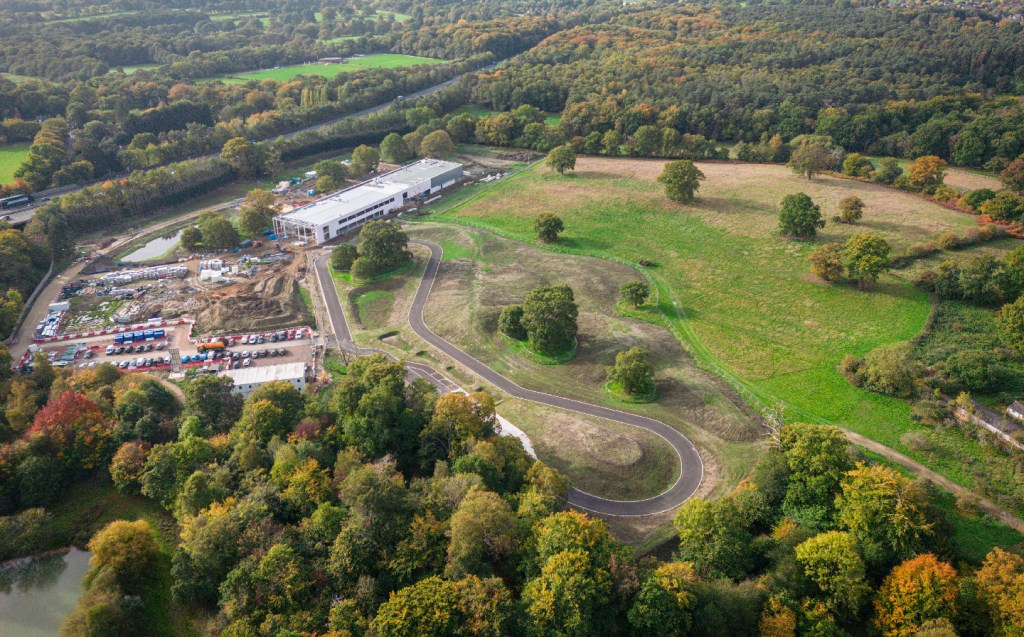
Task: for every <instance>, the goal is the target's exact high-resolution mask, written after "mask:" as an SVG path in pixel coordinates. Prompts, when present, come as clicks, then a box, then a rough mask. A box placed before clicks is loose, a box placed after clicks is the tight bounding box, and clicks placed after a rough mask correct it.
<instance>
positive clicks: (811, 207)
mask: <svg viewBox="0 0 1024 637" xmlns="http://www.w3.org/2000/svg"><path fill="white" fill-rule="evenodd" d="M824 227H825V220H824V219H822V218H821V208H819V207H818V205H817V204H815V203H814V202H813V201H811V198H810V197H808V196H807V195H806V194H804V193H802V192H798V193H797V194H795V195H786V196H785V197H783V198H782V205H781V207H780V209H779V232H781V233H782V234H784V235H789V236H794V237H800V238H802V239H809V238H812V237H814V235H816V234H817V233H818V229H819V228H824Z"/></svg>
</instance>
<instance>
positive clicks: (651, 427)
mask: <svg viewBox="0 0 1024 637" xmlns="http://www.w3.org/2000/svg"><path fill="white" fill-rule="evenodd" d="M412 243H416V244H418V245H422V246H425V247H427V248H428V249H429V250H430V260H429V261H428V262H427V268H426V270H425V271H424V273H423V278H422V279H421V280H420V285H419V288H417V290H416V296H415V297H414V299H413V304H412V309H411V310H410V312H409V325H410V327H412V330H413V331H414V332H416V334H417V335H419V336H420V337H421V338H422V339H423V340H425V341H427V342H428V343H429V344H430V345H432V346H433V347H435V348H437V349H438V350H440V351H442V352H444V353H445V354H447V355H448V356H450V357H451V358H453V359H454V360H456V361H457V362H459V363H460V364H461V365H463V366H465V367H466V368H468V369H470V370H472V371H473V373H475V374H476V375H478V376H479V377H481V378H483V379H484V380H486V381H487V382H488V383H490V384H491V385H493V386H495V387H496V388H498V389H499V390H501V391H502V392H504V393H506V394H508V395H510V396H513V397H515V398H520V399H523V400H529V401H531V402H535V403H539V404H542V405H548V406H550V407H556V408H558V409H565V410H568V411H573V412H576V413H580V414H584V415H588V416H594V417H597V418H605V419H607V420H611V421H614V422H618V423H622V424H624V425H629V426H632V427H639V428H641V429H644V430H646V431H650V432H651V433H653V434H655V435H657V436H659V437H661V438H662V439H663V440H664V441H665V442H666V443H667V444H668V445H669V446H670V447H672V449H673V450H674V451H675V452H676V455H677V456H678V458H679V463H680V467H681V470H680V472H679V478H678V480H676V483H675V484H673V485H672V486H671V487H669V489H668V490H666V491H664V492H663V493H661V494H659V495H656V496H654V497H653V498H648V499H646V500H629V501H626V500H609V499H607V498H602V497H599V496H596V495H593V494H590V493H586V492H584V491H580V490H579V489H572V490H571V491H570V493H569V504H571V505H572V506H574V507H576V508H580V509H584V510H587V511H591V512H593V513H601V514H604V515H617V516H642V515H653V514H655V513H662V512H664V511H668V510H672V509H675V508H676V507H678V506H679V505H681V504H682V503H683V502H685V501H686V500H688V499H689V498H690V497H691V496H692V495H693V494H694V493H696V491H697V488H698V487H699V486H700V483H701V480H702V479H703V477H704V465H703V463H702V462H701V459H700V454H698V453H697V449H696V448H695V447H694V446H693V443H691V442H690V441H689V440H688V439H687V438H686V436H684V435H683V434H681V433H679V432H678V431H676V430H675V429H673V428H672V427H670V426H668V425H666V424H665V423H663V422H659V421H657V420H654V419H652V418H647V417H645V416H640V415H638V414H632V413H628V412H624V411H618V410H616V409H609V408H608V407H602V406H600V405H592V404H590V403H585V402H583V401H579V400H574V399H571V398H564V397H561V396H555V395H552V394H546V393H544V392H539V391H534V390H532V389H526V388H524V387H521V386H519V385H518V384H516V383H514V382H512V381H511V380H509V379H507V378H505V377H504V376H502V375H501V374H499V373H498V372H496V371H494V370H493V369H491V368H490V367H488V366H487V365H485V364H484V363H482V362H480V361H478V360H477V359H475V358H473V357H472V356H470V355H469V354H467V353H466V352H464V351H462V350H461V349H459V348H458V347H456V346H455V345H453V344H452V343H449V342H448V341H446V340H444V339H443V338H441V337H440V336H438V335H436V334H434V332H432V331H431V330H430V328H429V327H427V325H426V323H425V322H424V320H423V308H424V307H425V306H426V303H427V299H428V297H429V296H430V291H431V289H432V288H433V285H434V279H435V278H436V277H437V271H438V269H439V268H440V266H441V258H442V256H443V253H442V250H441V247H440V246H438V245H437V244H435V243H431V242H428V241H421V240H413V241H412ZM328 258H329V257H328V256H327V255H326V254H325V255H322V256H319V257H317V258H316V259H315V261H314V264H315V267H316V270H317V277H318V279H319V281H320V288H321V291H322V293H323V296H324V301H325V304H326V307H327V312H328V315H329V317H330V321H331V324H332V326H333V329H334V337H335V344H336V345H337V347H338V348H339V349H344V350H345V351H347V352H352V353H355V354H358V353H372V352H374V351H375V350H365V349H361V348H359V347H357V346H356V345H355V344H354V343H352V337H351V333H350V332H349V329H348V324H347V323H346V321H345V313H344V311H343V310H342V306H341V300H340V299H339V297H338V294H337V290H336V289H335V287H334V281H333V280H332V279H331V275H330V272H329V270H328V268H327V261H328ZM406 368H407V369H409V370H410V376H415V377H421V378H426V379H427V380H429V381H431V382H432V383H433V384H434V385H435V386H436V387H438V388H439V389H440V390H441V391H462V390H461V388H459V387H458V386H457V385H456V384H455V383H453V382H451V381H450V380H449V379H447V378H445V377H444V375H443V374H441V373H439V372H437V371H436V370H434V369H432V368H431V367H429V366H427V365H423V364H422V363H410V362H406Z"/></svg>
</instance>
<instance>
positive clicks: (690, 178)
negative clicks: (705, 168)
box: [658, 159, 704, 203]
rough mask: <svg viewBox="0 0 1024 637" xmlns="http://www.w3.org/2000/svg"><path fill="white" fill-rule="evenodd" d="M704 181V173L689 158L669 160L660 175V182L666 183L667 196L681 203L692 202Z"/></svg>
mask: <svg viewBox="0 0 1024 637" xmlns="http://www.w3.org/2000/svg"><path fill="white" fill-rule="evenodd" d="M702 181H704V173H702V172H701V170H700V168H697V167H696V166H694V165H693V162H692V161H690V160H688V159H680V160H678V161H670V162H668V163H667V164H665V170H664V171H662V173H661V175H659V176H658V182H659V183H662V184H665V196H666V197H668V198H669V199H671V200H672V201H678V202H679V203H690V202H692V201H693V200H694V197H695V196H696V194H697V190H698V189H699V188H700V182H702Z"/></svg>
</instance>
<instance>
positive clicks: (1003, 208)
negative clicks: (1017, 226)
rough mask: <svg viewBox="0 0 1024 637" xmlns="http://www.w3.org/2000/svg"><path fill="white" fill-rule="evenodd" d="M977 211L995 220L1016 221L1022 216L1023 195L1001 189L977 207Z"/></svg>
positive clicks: (1023, 214) (1023, 209) (1023, 213)
mask: <svg viewBox="0 0 1024 637" xmlns="http://www.w3.org/2000/svg"><path fill="white" fill-rule="evenodd" d="M978 212H980V213H981V214H983V215H988V216H989V217H992V218H993V219H995V220H996V221H1017V220H1018V219H1021V218H1022V217H1024V197H1021V196H1020V195H1018V194H1017V193H1014V192H1010V191H1009V190H1001V191H999V192H997V193H996V194H995V196H994V197H992V198H991V199H989V200H987V201H985V202H984V203H982V204H981V205H980V206H979V207H978Z"/></svg>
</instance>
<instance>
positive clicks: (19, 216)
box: [0, 62, 498, 226]
mask: <svg viewBox="0 0 1024 637" xmlns="http://www.w3.org/2000/svg"><path fill="white" fill-rule="evenodd" d="M497 65H498V62H494V63H492V64H489V65H487V66H484V67H481V68H479V69H476V70H473V71H468V72H466V73H463V74H462V75H457V76H455V77H453V78H452V79H450V80H446V81H444V82H441V83H440V84H435V85H434V86H430V87H427V88H425V89H423V90H422V91H416V92H415V93H410V94H409V95H405V96H404V97H403V99H404V100H406V101H409V100H415V99H417V98H420V97H426V96H428V95H433V94H434V93H436V92H438V91H440V90H442V89H445V88H448V87H449V86H452V85H454V84H456V83H457V82H458V81H459V80H460V79H462V77H463V76H464V75H468V74H470V73H480V72H482V71H488V70H490V69H493V68H494V67H496V66H497ZM393 103H394V102H393V101H387V102H384V103H382V104H378V105H377V106H371V107H370V108H366V109H363V110H361V111H357V112H355V113H349V114H348V115H340V116H338V117H335V118H333V119H329V120H326V121H323V122H317V123H316V124H310V125H309V126H306V127H304V128H300V129H298V130H294V131H292V132H290V133H285V134H283V135H280V137H283V138H284V139H291V138H292V137H295V136H296V135H301V134H303V133H307V132H309V131H315V130H320V129H321V128H327V127H328V126H333V125H335V124H337V123H338V122H341V121H344V120H346V119H353V118H359V117H366V116H367V115H373V114H374V113H379V112H381V111H383V110H384V109H386V108H387V107H389V106H391V105H392V104H393ZM277 137H278V135H274V136H273V137H268V138H266V139H276V138H277ZM219 155H220V152H219V151H218V152H215V153H209V154H207V155H202V156H199V157H189V159H205V158H209V157H217V156H219ZM147 170H151V169H147ZM118 176H121V177H123V176H124V175H111V176H108V177H107V178H108V179H111V178H114V177H118ZM85 187H86V185H83V186H75V187H74V188H72V189H71V190H68V191H67V192H65V193H61V195H54V196H53V198H54V199H56V198H57V197H59V196H62V195H66V194H71V193H74V192H78V191H79V190H82V189H83V188H85ZM43 203H45V202H43V201H36V202H34V203H32V204H31V205H29V206H26V207H24V208H17V209H15V210H13V211H11V212H3V213H0V216H2V215H9V216H10V218H9V219H8V221H9V223H11V225H15V226H17V225H21V224H23V223H28V222H29V221H30V220H31V219H32V217H33V216H34V215H35V209H36V208H37V207H39V206H41V205H43Z"/></svg>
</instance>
